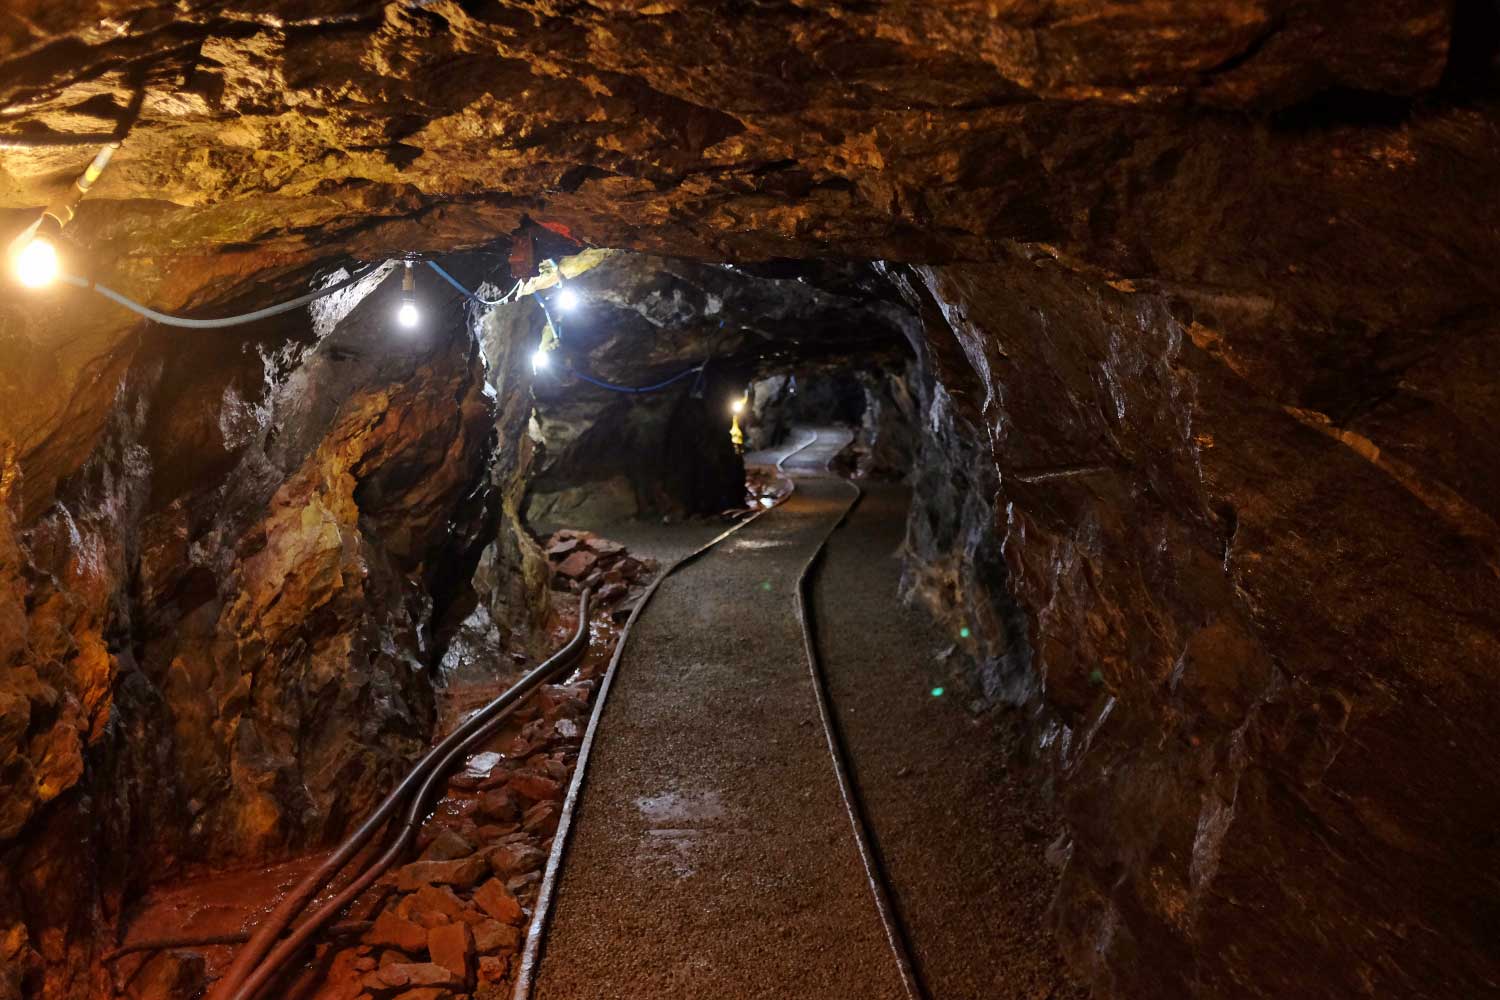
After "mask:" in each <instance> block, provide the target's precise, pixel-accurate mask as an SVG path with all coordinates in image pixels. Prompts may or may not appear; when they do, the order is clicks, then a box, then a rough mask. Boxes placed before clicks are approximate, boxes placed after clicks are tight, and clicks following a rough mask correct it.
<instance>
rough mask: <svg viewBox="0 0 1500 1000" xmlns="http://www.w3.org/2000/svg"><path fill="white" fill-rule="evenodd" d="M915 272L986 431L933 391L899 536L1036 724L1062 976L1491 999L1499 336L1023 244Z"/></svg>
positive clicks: (1270, 990)
mask: <svg viewBox="0 0 1500 1000" xmlns="http://www.w3.org/2000/svg"><path fill="white" fill-rule="evenodd" d="M917 285H918V286H919V287H918V291H920V292H921V293H922V294H923V295H925V296H928V297H929V301H930V303H931V304H932V305H933V306H936V307H937V308H936V309H928V310H926V313H925V315H926V318H927V320H928V322H929V326H928V332H929V341H930V343H931V344H932V345H933V353H934V355H936V356H937V357H936V362H935V364H934V367H935V368H936V369H937V370H938V371H939V372H941V371H943V369H944V367H945V365H946V366H947V367H948V368H949V371H950V373H952V369H953V366H954V365H955V364H956V363H957V362H958V358H955V357H954V356H953V353H954V352H953V351H952V347H954V346H956V347H957V348H958V349H959V351H960V352H961V354H960V355H959V357H961V358H962V361H963V363H964V365H965V367H966V368H967V371H961V372H958V373H957V374H958V377H956V378H954V379H953V381H952V384H953V385H954V386H956V387H958V388H960V389H962V388H965V387H967V388H969V389H972V390H977V391H975V392H974V395H973V396H972V397H971V398H973V399H974V400H975V401H976V402H978V403H979V404H980V405H979V407H978V412H977V414H975V415H976V416H977V420H975V421H974V423H973V426H975V427H977V428H978V429H979V430H980V433H979V434H977V435H971V434H969V433H967V432H966V431H965V430H963V429H962V428H963V427H964V422H963V421H962V420H961V419H960V418H959V416H958V414H957V412H956V411H958V410H960V409H962V408H961V407H955V406H953V405H951V404H950V402H949V401H948V399H947V398H945V397H946V396H947V395H948V393H947V391H946V390H945V389H944V388H943V387H941V386H940V387H938V388H937V389H936V390H935V391H936V396H935V400H934V402H933V405H932V406H931V408H930V410H929V420H930V424H929V431H930V433H929V435H928V437H927V439H926V441H925V442H924V446H925V448H926V451H925V452H924V457H923V458H922V459H921V460H919V467H918V495H919V496H924V494H925V495H927V496H933V497H935V499H933V500H931V501H930V502H927V503H924V504H923V505H922V506H921V508H920V509H919V510H918V512H917V513H916V514H915V515H914V520H913V523H912V529H911V542H912V547H913V548H914V550H915V551H916V552H917V553H918V554H928V555H929V559H928V561H927V563H926V565H924V566H922V567H921V568H920V570H919V572H920V573H923V574H928V575H929V576H931V575H936V576H937V578H938V582H939V583H940V584H941V585H944V586H946V588H947V589H946V591H945V593H947V594H949V595H950V597H951V600H952V601H953V603H954V604H955V605H957V606H960V607H964V608H965V614H966V616H967V617H968V618H969V619H971V620H973V621H974V622H975V628H974V631H975V634H976V637H978V638H980V639H983V638H984V637H993V638H991V640H990V642H989V645H991V646H992V647H999V648H1006V647H1008V652H1009V654H1010V661H1009V662H1002V663H1001V664H999V665H996V664H994V663H992V662H991V661H990V660H989V659H988V658H987V656H986V650H983V649H981V650H979V651H978V654H979V659H980V660H981V679H982V682H983V684H984V687H985V689H986V690H987V691H990V692H992V693H994V694H996V695H999V696H1000V697H1003V698H1005V699H1007V700H1010V701H1012V702H1014V703H1018V704H1022V705H1025V706H1027V707H1029V708H1030V709H1032V710H1033V711H1036V712H1039V713H1040V714H1039V715H1038V716H1037V718H1038V720H1039V725H1040V726H1041V727H1042V728H1041V730H1040V732H1039V738H1040V742H1041V745H1042V747H1043V748H1044V750H1045V752H1046V753H1048V754H1049V755H1050V757H1051V759H1052V761H1053V765H1054V768H1055V773H1056V774H1057V778H1058V782H1057V784H1058V788H1059V790H1060V804H1061V807H1062V810H1063V815H1064V818H1065V821H1066V824H1067V829H1068V833H1067V839H1066V841H1065V842H1064V843H1062V844H1059V845H1058V848H1059V853H1060V854H1061V855H1062V856H1064V857H1065V858H1066V864H1065V868H1064V873H1063V882H1062V889H1061V892H1060V895H1059V898H1058V900H1057V902H1056V904H1055V907H1054V913H1055V917H1056V920H1057V926H1058V930H1059V933H1060V935H1061V938H1062V941H1063V943H1064V945H1065V948H1066V949H1067V951H1068V953H1069V955H1070V957H1071V959H1072V961H1073V962H1074V963H1075V964H1076V965H1078V966H1079V967H1081V968H1082V969H1083V970H1085V971H1086V973H1087V974H1089V975H1090V976H1091V978H1092V980H1093V982H1094V984H1095V986H1096V989H1098V990H1101V991H1102V992H1103V993H1104V994H1105V995H1119V996H1202V997H1224V996H1234V997H1241V996H1244V997H1281V996H1290V995H1299V996H1302V995H1312V994H1317V995H1324V996H1358V995H1367V994H1368V993H1371V992H1374V993H1379V994H1381V995H1390V996H1403V997H1405V996H1412V997H1417V996H1424V997H1425V996H1432V997H1437V996H1477V995H1481V994H1484V993H1486V992H1488V991H1490V990H1491V989H1492V988H1493V984H1494V983H1495V982H1496V981H1497V980H1500V965H1497V959H1496V956H1495V953H1494V951H1493V949H1492V948H1490V947H1488V945H1487V943H1486V942H1487V941H1488V940H1489V939H1490V936H1491V931H1492V929H1493V926H1494V915H1495V913H1496V912H1497V911H1496V909H1495V907H1496V902H1497V900H1500V893H1497V891H1496V887H1495V886H1494V885H1493V884H1492V883H1491V882H1490V881H1489V880H1487V879H1486V878H1485V877H1483V876H1481V877H1478V878H1476V877H1475V873H1478V872H1482V871H1486V870H1488V866H1489V865H1490V861H1489V860H1487V859H1488V858H1489V855H1490V854H1491V847H1492V844H1491V841H1492V840H1493V836H1492V831H1493V829H1494V828H1495V823H1496V819H1497V815H1496V809H1497V807H1496V805H1495V803H1496V802H1497V801H1500V799H1497V795H1496V792H1497V790H1500V789H1497V788H1496V778H1495V775H1496V774H1497V773H1500V771H1497V767H1496V764H1497V761H1496V760H1495V759H1494V757H1495V755H1494V754H1493V753H1492V752H1491V751H1490V749H1489V741H1488V740H1487V737H1486V727H1487V725H1488V720H1489V719H1490V718H1491V717H1492V715H1493V713H1494V712H1495V710H1496V709H1497V707H1500V706H1497V704H1496V702H1497V700H1500V694H1497V689H1496V687H1495V686H1494V685H1493V684H1490V683H1488V682H1487V681H1486V680H1484V679H1483V678H1485V677H1486V676H1487V673H1488V664H1490V663H1492V662H1493V660H1494V656H1495V646H1496V643H1497V641H1500V613H1497V612H1496V610H1495V609H1496V607H1497V606H1500V604H1497V598H1500V585H1497V580H1496V575H1497V564H1496V562H1495V558H1494V551H1495V549H1494V544H1495V541H1496V538H1497V535H1496V533H1495V527H1494V525H1495V521H1494V517H1495V513H1496V512H1495V510H1494V500H1493V498H1494V497H1495V496H1496V495H1497V494H1496V493H1495V492H1494V490H1493V489H1492V488H1491V486H1490V484H1489V483H1488V478H1487V477H1488V476H1489V471H1488V470H1490V469H1493V468H1495V467H1496V464H1495V462H1494V457H1493V456H1490V455H1489V454H1488V453H1487V452H1488V449H1489V447H1490V445H1489V442H1491V441H1492V440H1494V437H1493V435H1492V434H1490V433H1489V430H1488V425H1489V424H1490V422H1491V421H1492V420H1493V417H1494V414H1495V413H1496V412H1500V411H1497V409H1496V408H1495V407H1494V405H1493V404H1494V399H1493V394H1492V393H1491V392H1490V390H1489V388H1488V386H1489V385H1490V383H1491V382H1492V377H1491V374H1490V373H1491V372H1492V371H1493V366H1492V360H1493V359H1492V358H1491V357H1490V356H1491V355H1492V354H1493V352H1494V345H1495V343H1496V339H1495V337H1494V335H1493V330H1492V324H1490V322H1489V321H1488V320H1487V319H1485V318H1483V314H1480V313H1472V312H1466V311H1464V310H1462V309H1458V310H1456V311H1455V312H1453V313H1451V314H1449V315H1448V316H1447V317H1444V318H1443V319H1441V320H1440V321H1439V322H1438V325H1436V326H1433V327H1429V328H1427V329H1426V330H1425V331H1424V333H1425V336H1426V337H1427V338H1428V339H1427V344H1428V347H1427V349H1424V350H1422V351H1419V352H1413V353H1406V354H1401V353H1396V354H1394V355H1393V354H1390V353H1386V350H1383V349H1389V347H1390V346H1391V345H1392V343H1393V342H1394V341H1396V340H1398V339H1399V336H1398V334H1397V331H1394V330H1383V331H1382V330H1379V329H1378V328H1370V327H1367V328H1365V329H1363V330H1361V332H1360V336H1361V342H1363V343H1366V344H1370V345H1371V348H1369V349H1367V351H1366V352H1365V354H1364V357H1363V358H1356V357H1353V356H1351V354H1350V353H1348V352H1338V351H1330V350H1328V349H1327V347H1328V345H1327V342H1326V339H1324V338H1321V337H1320V336H1318V330H1319V329H1327V327H1319V326H1318V325H1317V322H1316V320H1314V318H1313V317H1314V316H1315V315H1316V313H1315V312H1314V311H1313V309H1312V305H1311V303H1305V302H1304V303H1300V304H1301V305H1303V306H1304V307H1305V310H1299V309H1295V308H1291V309H1289V308H1288V301H1287V299H1285V298H1283V299H1281V300H1280V301H1279V302H1273V301H1267V300H1257V299H1253V298H1246V297H1231V296H1220V297H1214V298H1199V299H1196V300H1193V301H1189V300H1186V299H1184V298H1182V297H1178V296H1174V295H1170V294H1164V293H1163V292H1161V291H1159V290H1148V289H1141V288H1138V287H1134V286H1133V285H1132V283H1130V282H1127V281H1122V280H1120V279H1118V278H1116V277H1112V276H1109V275H1106V274H1101V273H1099V272H1096V271H1092V270H1088V269H1079V268H1077V267H1075V266H1071V265H1069V264H1068V263H1066V262H1064V261H1061V260H1059V259H1057V258H1056V257H1054V256H1053V255H1052V254H1050V253H1048V252H1046V251H1045V250H1041V249H1037V248H1033V249H1030V250H1021V249H1018V250H1017V252H1016V253H1015V254H1014V256H1012V257H1011V258H1010V259H1009V260H1007V261H1005V262H1002V263H999V264H991V265H972V266H953V267H943V268H931V269H922V270H921V271H920V273H919V277H918V280H917ZM1321 319H1322V320H1323V322H1326V323H1328V324H1337V323H1339V322H1341V321H1343V322H1347V321H1348V317H1347V315H1342V314H1329V315H1325V316H1323V317H1321ZM1320 341H1322V343H1321V344H1320ZM1277 352H1282V353H1280V354H1279V355H1278V353H1277ZM1278 356H1279V357H1280V358H1281V363H1279V364H1276V363H1274V359H1275V358H1276V357H1278ZM1356 362H1362V364H1361V366H1360V369H1359V372H1358V374H1356V373H1355V372H1354V371H1352V370H1351V369H1353V368H1354V366H1355V364H1356ZM940 377H941V376H940ZM944 381H945V382H946V381H947V380H946V379H944ZM1319 400H1321V403H1318V401H1319ZM1336 403H1337V404H1341V405H1339V406H1338V408H1337V409H1335V406H1334V404H1336ZM1315 404H1316V405H1315ZM1319 406H1321V407H1322V408H1319ZM1330 411H1332V412H1330ZM986 460H987V461H986ZM985 466H988V468H985ZM966 468H967V469H971V470H974V471H975V478H974V479H973V480H972V481H971V482H968V483H963V482H959V481H953V482H949V481H948V477H949V476H951V475H952V474H954V473H955V472H956V471H957V470H961V469H966ZM990 469H993V472H990V471H989V470H990ZM991 491H993V496H994V502H993V504H992V505H989V506H988V508H987V509H986V510H985V511H984V514H985V515H986V516H989V517H992V518H993V521H992V524H993V532H992V533H989V534H990V536H991V537H994V538H996V539H998V540H999V541H1000V543H1001V553H1002V554H1003V562H1004V565H1003V567H997V568H996V569H994V570H986V569H985V568H984V567H985V563H986V560H987V559H992V558H995V556H996V553H994V552H993V551H991V550H990V549H989V548H988V546H989V539H988V538H987V537H986V536H987V533H986V532H985V531H984V530H983V529H982V528H980V527H979V523H980V521H979V518H978V516H977V514H976V512H975V511H974V509H973V505H974V503H975V502H976V500H977V498H979V497H982V496H984V495H986V494H989V493H990V492H991ZM939 511H942V512H947V513H945V514H943V515H941V516H940V515H939V514H938V512H939ZM954 511H956V513H954ZM932 553H937V554H938V555H937V558H935V559H934V558H931V555H930V554H932ZM971 567H973V569H971ZM968 572H972V573H973V574H974V575H973V576H972V577H968V578H965V576H964V574H965V573H968ZM929 583H931V581H929ZM998 584H1003V585H1004V588H1003V592H997V590H998V588H997V585H998ZM979 595H987V596H988V598H989V600H988V601H986V602H985V605H984V607H981V608H979V609H977V610H976V609H975V608H974V607H973V605H974V603H975V601H976V599H977V597H978V596H979ZM1007 605H1009V606H1011V607H1013V608H1015V609H1017V610H1019V611H1020V619H1019V620H1020V622H1021V623H1022V624H1023V626H1024V632H1023V634H1021V635H1019V636H1015V635H1012V636H1010V637H1009V640H1008V641H1007V640H1006V638H1005V637H1006V630H1005V628H1004V627H997V626H996V625H994V624H993V623H986V622H985V620H984V615H985V613H986V610H987V609H1002V610H1003V609H1004V608H1006V606H1007Z"/></svg>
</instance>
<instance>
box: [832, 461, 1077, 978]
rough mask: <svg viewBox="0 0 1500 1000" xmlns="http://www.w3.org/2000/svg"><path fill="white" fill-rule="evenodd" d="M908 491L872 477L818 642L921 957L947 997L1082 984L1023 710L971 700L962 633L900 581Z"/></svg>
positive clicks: (843, 551) (861, 787) (872, 822)
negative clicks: (904, 591) (1064, 937)
mask: <svg viewBox="0 0 1500 1000" xmlns="http://www.w3.org/2000/svg"><path fill="white" fill-rule="evenodd" d="M909 499H910V493H909V491H908V490H907V489H906V488H905V487H902V486H898V485H894V484H865V496H864V498H863V499H862V500H861V501H860V503H859V504H858V505H857V506H856V507H855V508H854V510H853V511H852V512H851V513H850V515H849V518H848V520H847V521H846V522H845V524H844V525H843V526H842V527H841V528H839V530H838V531H836V532H835V533H834V534H833V536H832V537H831V538H830V539H829V542H828V546H827V548H826V550H825V552H824V557H823V560H822V562H821V563H820V565H819V566H818V569H817V574H816V576H815V577H814V579H813V587H812V606H813V614H814V619H815V621H816V623H817V635H818V647H819V652H820V657H821V659H822V662H823V667H824V672H825V676H826V677H827V679H828V686H829V694H830V697H831V699H832V702H833V705H834V714H835V718H837V719H838V722H839V728H840V731H841V732H842V734H843V737H844V745H845V748H846V750H847V752H848V756H849V759H850V761H851V769H852V771H853V775H854V783H855V787H856V790H857V792H858V795H859V797H860V800H861V801H862V802H863V804H864V807H865V813H866V816H867V817H868V820H869V826H870V829H871V833H872V836H873V838H874V840H875V842H876V845H877V851H878V853H879V855H880V857H881V859H882V862H883V864H884V868H885V870H886V872H887V875H888V878H889V882H890V884H891V887H892V892H893V895H894V897H895V900H896V908H897V911H898V912H899V913H900V914H901V916H902V919H903V923H904V924H905V926H906V927H907V929H908V937H909V939H910V941H911V944H912V950H913V953H914V961H915V963H916V965H917V968H918V970H919V973H920V974H921V976H922V978H923V981H924V983H925V985H926V986H927V987H928V990H929V992H930V994H931V995H932V996H933V997H934V998H937V1000H1045V998H1052V1000H1063V998H1067V1000H1073V998H1082V997H1084V996H1086V995H1087V994H1086V991H1084V990H1082V989H1081V988H1079V987H1078V986H1077V985H1076V984H1074V983H1073V982H1071V981H1070V980H1069V978H1068V976H1067V974H1066V972H1065V970H1064V967H1063V963H1062V959H1061V957H1060V955H1059V954H1058V949H1057V945H1056V942H1055V941H1054V939H1053V936H1052V933H1051V931H1050V929H1049V927H1050V922H1049V921H1048V919H1047V912H1046V911H1047V907H1048V905H1049V903H1050V901H1051V898H1052V895H1053V893H1054V892H1055V891H1056V889H1057V872H1056V871H1055V870H1054V869H1052V868H1051V867H1049V866H1048V864H1047V862H1046V858H1045V855H1046V847H1047V841H1049V840H1050V839H1052V837H1054V836H1055V835H1056V834H1057V833H1058V832H1059V825H1058V823H1057V821H1056V819H1055V818H1054V817H1053V815H1052V813H1051V811H1050V810H1049V808H1048V807H1047V805H1046V803H1045V802H1044V801H1043V799H1042V797H1041V795H1040V794H1039V792H1038V791H1037V788H1038V787H1039V786H1040V785H1041V783H1042V782H1041V778H1042V775H1041V774H1039V773H1037V772H1036V770H1034V769H1033V768H1032V767H1031V766H1029V765H1028V764H1027V762H1026V754H1025V752H1024V747H1025V745H1026V741H1025V738H1024V727H1023V722H1022V719H1021V718H1020V715H1019V713H1012V712H1009V711H1006V710H991V711H986V712H984V713H982V714H974V713H973V712H971V710H970V708H969V705H968V703H969V702H970V700H971V699H972V698H973V697H974V693H973V692H967V691H966V687H967V684H966V682H965V680H964V678H963V677H962V676H961V675H959V676H956V674H958V673H959V672H958V671H956V669H955V664H954V661H953V660H952V659H951V658H945V657H944V656H943V655H942V654H943V652H944V651H945V650H947V649H949V648H951V647H952V646H953V643H954V639H953V637H951V636H947V635H944V634H943V633H942V632H940V631H938V629H937V628H936V626H935V625H934V623H933V621H932V619H931V618H930V617H929V616H928V615H927V614H926V612H925V611H923V610H921V609H918V608H910V607H904V606H903V605H902V604H901V602H900V601H899V599H898V597H897V591H898V588H899V586H900V578H901V564H900V561H899V558H898V555H899V550H900V547H901V545H902V542H903V539H904V538H905V534H906V512H907V505H908V503H909Z"/></svg>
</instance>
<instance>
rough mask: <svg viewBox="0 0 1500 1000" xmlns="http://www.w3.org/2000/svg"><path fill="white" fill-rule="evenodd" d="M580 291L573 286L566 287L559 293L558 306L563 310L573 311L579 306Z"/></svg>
mask: <svg viewBox="0 0 1500 1000" xmlns="http://www.w3.org/2000/svg"><path fill="white" fill-rule="evenodd" d="M578 302H579V298H578V293H577V292H575V291H573V289H571V288H564V289H563V290H562V291H560V292H558V293H557V308H559V309H561V310H562V311H563V312H572V311H573V310H574V309H577V308H578Z"/></svg>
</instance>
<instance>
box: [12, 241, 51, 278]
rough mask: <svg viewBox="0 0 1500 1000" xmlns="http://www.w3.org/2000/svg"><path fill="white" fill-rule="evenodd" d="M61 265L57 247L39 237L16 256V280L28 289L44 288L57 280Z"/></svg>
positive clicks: (28, 243)
mask: <svg viewBox="0 0 1500 1000" xmlns="http://www.w3.org/2000/svg"><path fill="white" fill-rule="evenodd" d="M58 270H59V263H58V259H57V247H55V246H53V244H52V241H51V240H49V239H47V238H46V237H43V236H38V237H35V238H33V239H32V240H30V241H29V242H27V244H26V245H25V246H24V247H22V248H21V250H20V252H19V253H17V254H16V256H15V272H16V280H17V281H19V282H20V283H21V284H23V285H25V286H26V287H27V288H44V287H46V286H47V285H50V284H52V282H54V281H56V280H57V273H58Z"/></svg>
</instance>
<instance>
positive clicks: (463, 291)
mask: <svg viewBox="0 0 1500 1000" xmlns="http://www.w3.org/2000/svg"><path fill="white" fill-rule="evenodd" d="M427 266H428V267H430V268H432V269H433V270H434V271H436V272H437V273H438V276H439V277H441V278H442V279H443V280H444V281H446V282H448V284H450V285H452V286H453V287H454V288H456V289H458V293H459V294H460V295H462V296H463V297H464V298H466V299H468V300H469V301H470V302H477V303H479V304H480V305H482V306H500V305H504V304H505V303H507V302H509V301H510V297H511V296H512V295H514V294H515V293H516V289H518V288H520V287H521V283H520V282H519V281H518V282H516V284H515V287H514V288H512V289H511V290H510V291H508V292H506V293H505V294H504V295H502V296H500V297H499V298H498V299H487V298H485V297H484V296H482V295H478V294H476V293H474V292H471V291H469V290H468V289H467V288H465V287H464V286H463V285H461V284H459V281H458V279H457V278H455V277H454V276H453V275H451V274H449V273H448V272H447V271H445V270H443V268H442V266H441V265H439V264H438V262H437V261H435V260H429V261H427Z"/></svg>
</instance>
